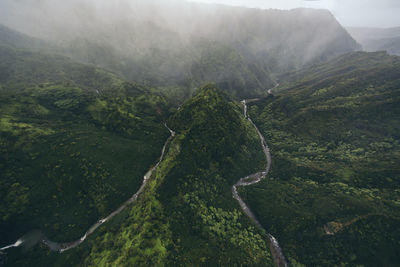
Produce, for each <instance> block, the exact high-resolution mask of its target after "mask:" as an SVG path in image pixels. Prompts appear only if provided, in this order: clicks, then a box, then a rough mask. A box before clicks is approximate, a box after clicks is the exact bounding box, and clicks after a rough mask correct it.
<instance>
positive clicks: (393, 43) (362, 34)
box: [347, 27, 400, 55]
mask: <svg viewBox="0 0 400 267" xmlns="http://www.w3.org/2000/svg"><path fill="white" fill-rule="evenodd" d="M347 30H348V31H349V33H350V34H351V36H353V38H354V39H356V40H357V42H359V43H360V44H361V45H362V47H363V49H364V50H365V51H368V52H374V51H383V50H384V51H387V52H388V53H390V54H392V55H400V27H395V28H357V27H349V28H347Z"/></svg>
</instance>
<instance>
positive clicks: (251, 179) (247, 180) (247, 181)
mask: <svg viewBox="0 0 400 267" xmlns="http://www.w3.org/2000/svg"><path fill="white" fill-rule="evenodd" d="M276 86H278V84H277V85H276ZM276 86H275V87H276ZM275 87H274V88H275ZM271 90H272V89H270V90H269V91H268V93H269V94H272V93H271ZM258 100H259V99H247V100H246V99H245V100H243V101H242V104H243V108H244V116H245V118H246V119H247V120H249V121H250V123H251V124H252V125H253V127H254V128H255V129H256V131H257V134H258V136H259V137H260V141H261V146H262V148H263V151H264V154H265V157H266V162H267V164H266V167H265V171H262V172H257V173H254V174H250V175H248V176H246V177H243V178H241V179H240V180H239V181H238V182H237V183H236V184H234V185H233V186H232V194H233V197H234V198H235V199H236V200H237V201H238V202H239V204H240V206H241V208H242V209H243V211H244V212H245V213H246V214H247V215H248V216H249V217H250V218H251V220H252V221H253V222H254V223H255V224H256V226H257V227H258V228H260V229H264V228H263V226H262V225H261V224H260V222H259V221H258V220H257V218H256V217H255V216H254V214H253V212H252V211H251V210H250V209H249V207H248V206H247V205H246V203H245V202H244V201H243V200H242V198H241V197H240V196H239V194H238V192H237V187H238V186H249V185H253V184H256V183H258V182H260V181H261V180H262V179H264V178H265V177H266V176H267V174H268V172H269V170H270V167H271V153H270V151H269V147H268V145H267V143H266V142H265V139H264V136H263V135H262V134H261V132H260V131H259V129H258V128H257V126H256V125H255V124H254V122H253V121H252V120H251V118H250V117H249V116H248V115H247V103H249V102H254V101H258ZM164 126H165V127H166V128H167V129H168V131H169V132H170V136H169V137H168V139H167V140H166V142H165V143H164V146H163V148H162V150H161V156H160V158H159V160H158V162H157V164H156V165H154V166H153V167H152V168H151V169H150V170H149V171H148V172H147V173H146V174H145V175H144V177H143V182H142V185H141V186H140V188H139V190H138V191H137V192H136V193H135V194H133V195H132V197H131V198H129V199H128V200H126V201H125V202H124V203H123V204H122V205H121V206H120V207H119V208H117V209H116V210H115V211H113V212H112V213H111V214H110V215H108V216H107V217H105V218H101V219H99V220H98V221H97V222H96V223H94V224H93V225H92V226H91V227H90V228H89V229H88V230H87V231H86V233H85V234H84V235H83V236H82V237H81V238H79V239H78V240H75V241H72V242H64V243H58V242H54V241H51V240H49V239H48V238H47V237H46V236H45V235H44V234H43V233H42V232H41V231H32V232H31V233H28V234H27V235H25V236H23V237H21V238H19V239H18V240H17V241H16V242H15V243H14V244H11V245H8V246H5V247H3V248H0V254H1V253H3V251H5V250H7V249H9V248H13V247H19V246H21V245H23V244H25V243H30V245H34V244H36V243H38V242H42V243H43V244H45V245H46V246H47V247H48V248H49V249H50V250H52V251H57V252H60V253H62V252H64V251H67V250H69V249H72V248H75V247H77V246H79V245H80V244H81V243H83V242H84V241H85V240H86V239H87V237H88V236H89V235H91V234H92V233H93V232H94V231H96V229H97V228H99V227H100V226H101V225H102V224H104V223H106V222H107V221H109V220H110V219H111V218H113V217H114V216H116V215H117V214H119V213H120V212H121V211H123V210H124V209H125V208H126V207H127V206H128V205H129V204H131V203H133V202H135V201H136V200H137V198H138V196H139V195H140V193H141V192H142V191H143V190H144V188H145V187H146V185H147V183H148V181H149V179H150V177H151V175H152V173H153V172H154V171H155V170H156V169H157V167H158V166H159V164H160V163H161V161H162V160H163V158H164V154H165V150H166V147H167V145H168V143H169V142H170V140H171V139H172V138H173V137H174V136H175V132H174V131H173V130H171V129H170V128H169V127H168V126H167V124H165V123H164ZM264 230H265V229H264ZM267 237H268V239H269V241H270V242H269V243H270V250H271V254H272V257H273V260H274V263H275V265H276V266H285V267H286V266H288V265H287V262H286V259H285V257H284V255H283V253H282V250H281V248H280V246H279V243H278V241H277V240H276V239H275V238H274V237H273V236H272V235H271V234H269V233H268V234H267Z"/></svg>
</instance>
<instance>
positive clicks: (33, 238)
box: [0, 123, 175, 253]
mask: <svg viewBox="0 0 400 267" xmlns="http://www.w3.org/2000/svg"><path fill="white" fill-rule="evenodd" d="M164 126H165V128H167V129H168V131H169V132H170V136H169V137H168V139H167V141H165V143H164V146H163V148H162V150H161V156H160V158H159V160H158V162H157V164H156V165H154V166H153V167H152V168H151V169H150V170H149V171H148V172H147V173H146V174H145V175H144V177H143V182H142V185H141V186H140V188H139V190H138V191H137V192H136V193H135V194H133V195H132V197H130V198H129V199H128V200H127V201H125V202H124V203H123V204H122V205H121V206H120V207H119V208H118V209H116V210H115V211H113V212H112V213H111V214H110V215H108V216H107V217H105V218H101V219H99V220H98V221H97V222H96V223H95V224H93V225H92V226H91V227H90V228H89V229H88V230H87V231H86V233H85V234H84V235H83V236H82V237H81V238H79V239H78V240H75V241H72V242H64V243H58V242H54V241H51V240H49V239H48V238H47V237H46V236H45V235H44V234H43V233H42V232H40V231H32V232H30V233H28V234H26V235H24V236H23V237H21V238H19V239H18V240H17V241H16V242H15V243H14V244H11V245H8V246H5V247H3V248H0V253H2V251H4V250H7V249H9V248H14V247H19V246H21V245H23V244H24V243H31V244H32V243H37V242H42V243H43V244H45V245H46V246H47V247H48V248H49V249H51V250H52V251H58V252H60V253H62V252H64V251H66V250H69V249H71V248H75V247H77V246H79V245H80V244H82V242H83V241H85V240H86V238H87V237H88V236H89V235H91V234H92V233H93V232H94V231H96V229H97V228H99V227H100V225H102V224H103V223H105V222H107V221H109V220H110V219H111V218H113V217H114V216H115V215H117V214H119V213H120V212H121V211H123V210H124V209H125V208H126V207H127V206H128V205H129V204H131V203H133V202H135V201H136V200H137V198H138V196H139V195H140V193H141V192H142V191H143V189H144V188H145V187H146V185H147V183H148V181H149V179H150V177H151V175H152V173H153V172H154V171H155V169H157V167H158V165H160V163H161V161H162V160H163V158H164V154H165V149H166V147H167V145H168V143H169V142H170V140H171V139H172V138H173V137H174V136H175V132H174V131H172V130H171V129H170V128H169V127H168V126H167V124H165V123H164Z"/></svg>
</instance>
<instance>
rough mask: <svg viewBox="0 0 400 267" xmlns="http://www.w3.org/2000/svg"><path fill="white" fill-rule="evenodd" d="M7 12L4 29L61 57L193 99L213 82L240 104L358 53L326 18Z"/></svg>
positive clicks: (173, 7)
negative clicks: (276, 79) (288, 74)
mask: <svg viewBox="0 0 400 267" xmlns="http://www.w3.org/2000/svg"><path fill="white" fill-rule="evenodd" d="M2 6H3V10H7V12H3V13H0V14H1V15H2V16H0V17H1V18H2V19H0V22H2V23H5V24H6V25H8V26H10V27H12V28H15V29H18V30H20V31H22V32H25V33H28V34H31V35H33V36H35V37H38V38H42V39H44V40H46V41H49V42H51V43H53V44H54V46H57V47H58V48H59V52H62V53H64V54H66V55H69V56H71V57H73V58H74V59H76V60H80V61H82V62H86V63H92V64H95V65H99V66H101V67H104V68H107V69H110V70H112V71H114V72H116V73H119V74H121V75H123V76H124V77H125V78H126V79H128V80H134V81H137V82H140V83H143V84H147V85H151V86H156V87H164V89H165V87H178V88H179V90H181V91H182V90H186V91H185V94H186V95H190V93H192V92H193V90H194V88H197V87H198V86H201V85H202V84H204V83H207V82H215V83H216V84H217V85H218V86H219V87H220V88H221V89H223V90H225V91H227V92H229V93H230V94H232V95H235V96H237V97H238V98H239V97H240V98H241V97H245V96H247V97H253V96H257V95H261V92H265V89H266V88H270V87H271V86H273V84H274V83H273V82H272V78H271V75H273V74H276V73H281V72H285V71H289V70H293V69H297V68H299V67H302V66H304V65H307V64H309V63H313V62H320V61H324V60H327V59H329V58H332V57H334V56H337V55H339V54H343V53H347V52H351V51H354V50H356V49H358V48H359V46H358V44H357V43H356V42H355V41H354V40H353V39H352V38H351V37H350V35H348V33H347V32H346V31H345V30H344V29H343V28H342V27H341V25H340V24H339V23H338V22H337V21H336V20H335V18H334V17H333V16H332V14H330V13H329V12H327V11H324V10H312V9H295V10H290V11H280V10H259V9H249V8H239V7H228V6H221V5H207V4H199V3H190V2H187V1H163V0H152V1H145V2H144V1H140V0H136V1H130V2H129V3H128V1H118V2H107V3H102V4H95V3H94V1H91V0H85V1H80V2H79V3H77V2H76V1H72V2H71V3H70V2H68V3H63V4H62V5H61V4H60V5H54V3H52V2H49V1H44V2H42V3H41V4H32V3H30V2H29V1H26V0H24V1H21V2H15V1H10V0H5V1H2V3H1V4H0V7H2ZM25 10H29V12H28V11H27V12H25ZM46 10H48V12H47V14H46V16H43V15H42V14H43V12H46ZM77 10H84V11H82V12H86V13H87V14H90V15H87V16H82V14H80V13H79V12H77ZM21 14H24V15H25V16H24V17H23V20H22V19H21ZM113 14H119V15H118V16H115V15H113ZM65 16H68V21H66V19H65ZM71 21H73V22H71ZM33 22H34V23H33ZM32 25H35V26H34V27H32ZM88 33H90V34H88ZM221 70H224V71H223V72H221ZM238 74H239V75H238ZM244 88H246V89H244Z"/></svg>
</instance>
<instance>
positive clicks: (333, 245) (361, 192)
mask: <svg viewBox="0 0 400 267" xmlns="http://www.w3.org/2000/svg"><path fill="white" fill-rule="evenodd" d="M296 79H297V80H298V81H297V82H294V83H290V82H283V86H282V88H280V91H279V90H278V93H277V94H276V96H274V97H272V96H270V97H268V98H266V99H264V100H262V101H261V102H259V103H255V104H254V105H252V106H251V107H250V109H249V112H250V114H251V116H252V117H253V118H254V121H255V123H256V124H257V125H258V126H259V128H260V130H261V131H262V132H263V133H264V134H265V137H266V140H267V142H268V143H269V144H270V147H271V153H272V158H273V162H272V169H271V179H269V180H266V181H263V182H262V183H260V184H257V185H255V186H253V187H251V188H248V187H246V188H243V189H241V190H242V193H243V194H245V195H246V197H245V198H246V199H247V201H248V202H249V203H250V206H251V208H252V209H253V210H254V212H255V213H256V215H257V216H258V217H259V219H260V221H261V223H262V224H263V225H264V226H265V227H266V228H267V229H268V230H270V231H271V233H273V234H274V236H276V237H277V238H278V240H279V242H280V244H281V246H282V248H283V251H284V253H285V255H286V256H287V257H288V258H289V259H292V260H293V259H294V260H296V261H297V262H301V263H303V264H305V265H307V266H315V265H329V266H332V265H340V264H346V265H352V266H354V265H357V264H362V265H365V266H396V265H398V263H399V262H400V258H399V256H398V253H397V252H396V251H399V249H400V244H399V243H398V240H400V228H399V225H400V201H399V200H400V195H399V190H400V188H399V186H400V167H399V164H398V162H400V128H399V127H400V109H399V107H400V105H399V104H400V59H399V58H398V57H392V56H388V55H387V54H385V53H362V52H360V53H354V54H349V55H346V56H343V57H340V58H338V59H336V60H334V61H332V62H329V63H327V64H324V65H320V66H315V67H312V68H310V69H308V70H304V71H300V72H297V73H294V74H292V75H289V77H287V81H290V80H296ZM327 233H330V234H334V235H330V234H327Z"/></svg>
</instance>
